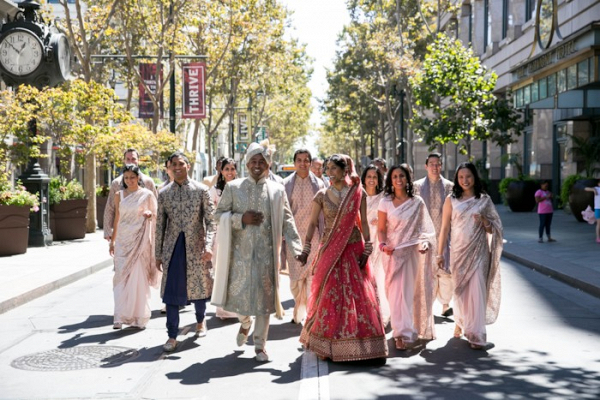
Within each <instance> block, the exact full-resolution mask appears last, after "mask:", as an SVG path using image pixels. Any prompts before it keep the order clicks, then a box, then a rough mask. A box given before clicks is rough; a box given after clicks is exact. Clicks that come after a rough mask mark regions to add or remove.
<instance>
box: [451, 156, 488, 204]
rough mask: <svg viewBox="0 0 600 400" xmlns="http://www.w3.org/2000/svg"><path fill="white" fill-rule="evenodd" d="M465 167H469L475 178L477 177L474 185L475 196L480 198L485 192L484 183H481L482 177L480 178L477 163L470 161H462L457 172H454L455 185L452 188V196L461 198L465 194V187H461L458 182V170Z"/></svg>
mask: <svg viewBox="0 0 600 400" xmlns="http://www.w3.org/2000/svg"><path fill="white" fill-rule="evenodd" d="M463 168H466V169H468V170H469V171H471V173H472V174H473V178H474V179H475V184H474V185H473V191H474V192H475V198H476V199H478V198H480V197H481V194H482V193H484V194H485V191H484V190H483V184H482V183H481V178H479V172H477V168H475V164H473V163H472V162H468V161H467V162H463V163H460V164H459V165H458V167H457V168H456V172H455V173H454V187H453V188H452V197H454V198H455V199H460V198H461V197H462V195H463V188H461V187H460V185H459V184H458V171H460V170H461V169H463Z"/></svg>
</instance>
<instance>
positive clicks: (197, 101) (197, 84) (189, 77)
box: [181, 62, 206, 118]
mask: <svg viewBox="0 0 600 400" xmlns="http://www.w3.org/2000/svg"><path fill="white" fill-rule="evenodd" d="M205 74H206V64H205V63H199V62H197V63H188V64H183V102H182V112H181V118H206V97H205V91H204V89H205V87H204V84H205Z"/></svg>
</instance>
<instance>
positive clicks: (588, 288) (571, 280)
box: [502, 250, 600, 298]
mask: <svg viewBox="0 0 600 400" xmlns="http://www.w3.org/2000/svg"><path fill="white" fill-rule="evenodd" d="M502 257H504V258H507V259H509V260H512V261H516V262H518V263H519V264H522V265H524V266H526V267H529V268H532V269H533V270H534V271H537V272H539V273H542V274H544V275H547V276H550V277H551V278H553V279H556V280H557V281H560V282H563V283H566V284H567V285H569V286H572V287H574V288H575V289H579V290H581V291H583V292H585V293H588V294H590V295H592V296H594V297H598V298H600V287H598V286H596V285H592V284H590V283H589V282H586V281H583V280H581V279H577V278H575V277H573V276H570V275H566V274H564V273H562V272H560V271H557V270H555V269H553V268H549V267H546V266H545V265H543V264H540V263H537V262H535V261H531V260H528V259H526V258H523V257H521V256H518V255H516V254H514V253H511V252H508V251H506V250H503V251H502Z"/></svg>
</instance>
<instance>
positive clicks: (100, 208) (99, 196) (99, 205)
mask: <svg viewBox="0 0 600 400" xmlns="http://www.w3.org/2000/svg"><path fill="white" fill-rule="evenodd" d="M109 192H110V187H108V186H107V185H103V186H97V187H96V221H98V228H100V229H102V228H103V227H104V210H105V209H106V202H107V201H108V193H109Z"/></svg>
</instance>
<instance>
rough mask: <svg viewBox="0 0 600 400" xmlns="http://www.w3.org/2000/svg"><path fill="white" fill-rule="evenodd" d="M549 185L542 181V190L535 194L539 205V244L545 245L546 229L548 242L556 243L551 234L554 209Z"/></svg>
mask: <svg viewBox="0 0 600 400" xmlns="http://www.w3.org/2000/svg"><path fill="white" fill-rule="evenodd" d="M548 185H549V182H548V181H542V183H541V184H540V188H539V189H538V191H537V192H535V202H536V203H537V212H538V215H539V218H540V225H539V227H538V235H539V239H538V242H540V243H544V229H545V230H546V236H547V237H548V242H556V240H554V239H552V235H551V234H550V227H551V225H552V215H553V214H554V208H553V207H552V192H551V191H549V190H548Z"/></svg>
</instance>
